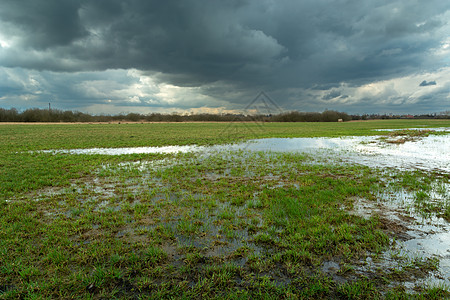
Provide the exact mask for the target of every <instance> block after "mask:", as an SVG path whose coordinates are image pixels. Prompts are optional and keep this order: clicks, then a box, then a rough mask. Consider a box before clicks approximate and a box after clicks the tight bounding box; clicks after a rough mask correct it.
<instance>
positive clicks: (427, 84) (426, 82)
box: [419, 80, 436, 86]
mask: <svg viewBox="0 0 450 300" xmlns="http://www.w3.org/2000/svg"><path fill="white" fill-rule="evenodd" d="M429 85H436V81H434V80H433V81H426V80H424V81H422V82H421V83H420V84H419V86H429Z"/></svg>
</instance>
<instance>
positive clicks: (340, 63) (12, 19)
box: [0, 0, 450, 114]
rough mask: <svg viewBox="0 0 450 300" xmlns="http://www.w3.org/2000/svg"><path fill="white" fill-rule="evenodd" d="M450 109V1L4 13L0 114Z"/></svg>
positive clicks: (194, 1)
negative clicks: (267, 101)
mask: <svg viewBox="0 0 450 300" xmlns="http://www.w3.org/2000/svg"><path fill="white" fill-rule="evenodd" d="M261 91H264V92H265V93H266V94H267V95H269V96H270V97H271V99H272V100H273V101H274V102H275V103H276V104H277V105H278V106H279V107H280V108H281V109H282V110H284V111H290V110H300V111H323V110H325V109H334V110H338V111H345V112H348V113H359V114H362V113H413V114H414V113H431V112H441V111H444V110H449V109H450V1H442V0H436V1H434V0H393V1H385V0H379V1H378V0H364V1H359V0H347V1H345V0H336V1H331V0H302V1H299V0H242V1H241V0H226V1H224V0H178V1H175V0H165V1H160V0H120V1H119V0H117V1H116V0H92V1H88V0H1V2H0V107H2V108H11V107H15V108H17V109H19V110H22V109H26V108H30V107H38V108H46V107H48V103H49V102H50V103H51V104H52V108H58V109H70V110H78V111H83V112H88V113H93V114H116V113H128V112H139V113H151V112H174V111H176V112H179V113H198V112H237V111H240V110H242V109H244V108H245V107H246V106H247V104H248V103H250V102H251V101H252V100H253V99H254V98H255V97H256V96H257V95H258V93H259V92H261Z"/></svg>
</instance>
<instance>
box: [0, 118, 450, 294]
mask: <svg viewBox="0 0 450 300" xmlns="http://www.w3.org/2000/svg"><path fill="white" fill-rule="evenodd" d="M420 126H427V128H428V129H432V127H450V121H449V120H382V121H381V120H380V121H365V122H343V123H129V124H127V123H121V124H118V123H114V124H0V136H1V142H0V258H1V259H0V298H4V299H53V298H60V299H61V298H64V299H66V298H81V299H112V298H118V299H171V298H183V299H200V298H207V299H210V298H211V299H214V298H216V299H248V298H256V299H319V298H324V299H367V298H371V299H378V298H381V299H411V298H417V299H442V298H445V297H450V293H449V287H448V286H446V285H445V284H426V281H425V279H426V278H428V277H429V276H430V274H435V273H436V272H437V271H438V270H439V264H440V261H439V259H438V258H437V257H433V256H431V257H428V256H420V255H409V254H408V253H405V252H403V251H400V250H398V248H396V245H397V244H398V242H399V241H402V240H407V239H408V236H407V228H406V227H405V225H404V223H400V222H396V221H395V220H392V219H389V218H387V217H386V216H385V215H383V214H369V216H363V215H361V214H358V213H355V207H356V206H357V204H358V203H360V202H364V203H366V204H376V203H380V202H383V201H386V202H387V201H390V200H388V199H386V197H382V195H385V194H386V193H391V194H395V193H399V192H401V193H404V194H408V195H410V196H411V199H412V201H411V203H410V207H409V209H410V211H413V212H414V213H415V214H419V215H421V216H422V217H423V218H424V219H427V218H428V219H430V220H433V218H440V219H442V220H446V221H449V220H450V190H449V188H448V187H449V186H450V176H449V175H448V174H441V173H436V172H426V171H417V170H415V171H400V170H394V169H390V170H385V169H382V168H369V167H365V166H361V165H357V164H348V163H347V164H346V163H339V162H337V161H336V160H334V159H327V158H323V157H317V156H315V155H312V154H304V153H270V152H248V151H245V150H241V151H238V152H232V151H230V152H221V153H207V154H201V153H180V154H128V155H116V156H111V155H71V154H64V153H59V154H58V153H51V152H50V153H46V152H40V150H53V149H80V148H96V147H101V148H117V147H143V146H167V145H194V144H195V145H215V144H229V143H237V142H241V141H244V140H247V139H256V138H269V137H341V136H363V135H378V134H380V132H377V131H373V129H389V128H392V129H394V128H395V129H397V128H413V127H420ZM386 134H388V133H386ZM405 134H406V135H408V138H414V135H415V133H414V132H408V131H406V132H402V133H401V138H402V139H406V138H405V137H404V135H405ZM399 135H400V134H399ZM398 140H400V139H398ZM402 216H403V217H404V218H403V219H402V221H404V222H408V220H409V219H408V215H407V214H404V215H402Z"/></svg>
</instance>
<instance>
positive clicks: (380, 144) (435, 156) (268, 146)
mask: <svg viewBox="0 0 450 300" xmlns="http://www.w3.org/2000/svg"><path fill="white" fill-rule="evenodd" d="M433 130H434V129H433ZM449 130H450V129H448V128H440V129H438V130H436V131H445V132H448V131H449ZM448 149H450V135H430V136H425V137H420V138H417V139H415V140H411V141H405V142H404V143H387V142H385V141H384V140H382V139H381V136H360V137H341V138H268V139H257V140H250V141H247V142H245V143H241V144H234V145H215V146H209V147H208V146H196V145H192V146H165V147H135V148H92V149H70V150H46V151H44V152H49V153H55V154H58V153H64V154H102V155H124V154H146V153H149V154H151V153H163V154H164V153H187V152H202V153H208V152H217V151H239V150H247V151H274V152H306V153H314V154H315V155H322V156H325V157H329V158H337V159H339V160H340V161H344V162H350V163H358V164H362V165H366V166H369V167H382V168H397V169H401V170H414V169H419V170H424V171H436V172H439V173H446V174H450V154H449V153H450V152H449V150H448Z"/></svg>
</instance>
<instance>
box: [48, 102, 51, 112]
mask: <svg viewBox="0 0 450 300" xmlns="http://www.w3.org/2000/svg"><path fill="white" fill-rule="evenodd" d="M51 110H52V108H51V106H50V102H49V103H48V111H51Z"/></svg>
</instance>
